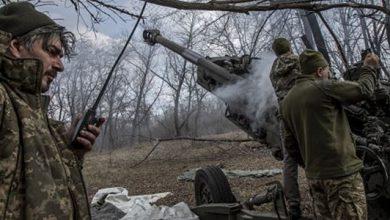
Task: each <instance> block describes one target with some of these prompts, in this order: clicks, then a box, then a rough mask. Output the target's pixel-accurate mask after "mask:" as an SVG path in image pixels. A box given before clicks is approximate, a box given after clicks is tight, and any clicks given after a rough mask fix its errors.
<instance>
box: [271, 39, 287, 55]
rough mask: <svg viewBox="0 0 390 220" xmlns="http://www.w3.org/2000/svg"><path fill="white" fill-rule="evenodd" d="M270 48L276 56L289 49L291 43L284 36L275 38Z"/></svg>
mask: <svg viewBox="0 0 390 220" xmlns="http://www.w3.org/2000/svg"><path fill="white" fill-rule="evenodd" d="M272 50H273V51H274V52H275V54H276V56H280V55H282V54H285V53H287V52H289V51H291V44H290V42H289V41H288V40H287V39H286V38H282V37H281V38H277V39H275V40H274V42H273V43H272Z"/></svg>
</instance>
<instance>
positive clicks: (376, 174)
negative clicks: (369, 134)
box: [356, 146, 389, 200]
mask: <svg viewBox="0 0 390 220" xmlns="http://www.w3.org/2000/svg"><path fill="white" fill-rule="evenodd" d="M356 154H357V156H358V157H359V158H360V159H361V160H362V161H363V166H364V167H363V169H362V171H361V174H362V177H363V181H364V188H365V191H366V198H367V200H375V199H378V198H379V197H380V196H381V195H382V194H383V193H384V191H385V189H386V187H387V183H388V180H389V176H388V173H387V169H386V166H385V164H384V163H383V161H382V159H381V158H380V157H379V156H378V155H377V154H376V153H375V152H374V151H373V150H372V149H370V148H368V147H365V146H357V147H356Z"/></svg>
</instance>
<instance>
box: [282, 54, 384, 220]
mask: <svg viewBox="0 0 390 220" xmlns="http://www.w3.org/2000/svg"><path fill="white" fill-rule="evenodd" d="M299 61H300V65H301V69H302V75H301V76H299V77H298V79H297V81H296V84H295V86H294V87H293V88H292V89H291V90H290V92H289V93H288V94H287V96H286V97H285V98H284V100H283V102H282V105H281V113H282V117H283V120H284V123H285V138H286V141H285V144H286V145H285V149H286V150H287V151H288V153H289V154H290V155H291V156H292V157H294V158H296V160H297V161H299V163H300V164H301V165H302V166H303V167H304V168H305V173H306V177H307V179H308V183H309V187H310V191H311V194H312V196H313V200H314V209H315V214H316V216H317V217H318V218H319V219H366V218H367V207H366V198H365V193H364V186H363V180H362V178H361V176H360V174H359V171H360V170H361V168H362V167H363V164H362V161H361V160H360V159H359V158H358V157H357V156H356V152H355V143H354V141H353V139H352V135H351V129H350V127H349V124H348V120H347V117H346V114H345V112H344V108H343V104H352V103H355V102H358V101H361V100H363V99H367V98H369V97H370V96H371V95H372V94H373V92H374V88H375V84H376V80H377V73H376V71H375V68H377V66H378V65H379V58H378V57H377V56H376V55H375V54H372V53H371V54H368V55H367V56H366V58H365V60H364V64H363V67H362V68H360V77H359V80H357V81H356V82H351V81H333V80H329V74H330V73H329V65H328V63H327V61H326V60H325V58H324V57H323V56H322V54H321V53H320V52H317V51H314V50H306V51H304V52H303V53H302V54H301V55H300V56H299Z"/></svg>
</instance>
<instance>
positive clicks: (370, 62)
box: [363, 53, 380, 69]
mask: <svg viewBox="0 0 390 220" xmlns="http://www.w3.org/2000/svg"><path fill="white" fill-rule="evenodd" d="M363 64H364V66H369V67H372V68H374V69H378V68H379V67H380V63H379V57H378V56H377V55H376V54H374V53H369V54H367V55H366V57H365V58H364V61H363Z"/></svg>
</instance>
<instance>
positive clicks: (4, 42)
mask: <svg viewBox="0 0 390 220" xmlns="http://www.w3.org/2000/svg"><path fill="white" fill-rule="evenodd" d="M73 43H74V35H73V34H72V33H70V32H68V31H66V30H65V28H64V27H61V26H59V25H58V24H56V23H55V22H54V21H53V20H52V19H50V18H49V17H48V16H46V15H45V14H43V13H41V12H38V11H36V10H35V8H34V6H33V5H32V4H30V3H27V2H20V3H9V4H7V5H6V6H4V7H2V8H1V9H0V179H1V181H0V182H1V184H0V219H90V211H89V203H88V198H87V194H86V190H85V185H84V181H83V177H82V174H81V165H82V160H83V156H84V154H85V153H86V152H87V151H89V150H91V147H92V145H93V143H94V141H95V139H96V137H97V136H98V135H99V132H100V129H99V125H100V124H101V123H103V121H104V119H101V120H100V124H99V125H96V126H91V125H90V126H89V127H88V128H87V130H84V131H83V132H82V133H81V134H80V135H79V136H78V137H77V142H78V143H77V144H78V145H80V146H81V148H80V149H78V150H77V151H76V150H74V148H72V146H70V143H69V142H70V141H69V138H68V134H69V133H71V130H66V129H65V127H64V125H63V124H62V123H60V122H56V121H54V120H51V119H49V118H48V116H47V105H48V103H49V100H48V97H47V96H44V95H42V93H43V92H46V91H47V90H48V89H49V87H50V85H51V83H52V81H53V80H54V79H55V78H56V76H57V73H58V72H61V71H63V69H64V66H63V64H62V61H61V59H62V57H63V55H65V56H69V55H70V54H71V53H72V49H73Z"/></svg>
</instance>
